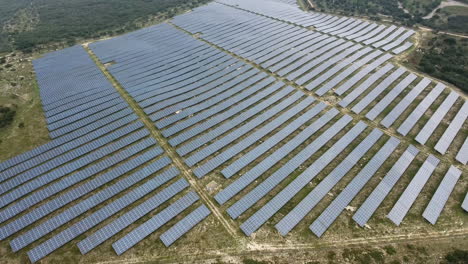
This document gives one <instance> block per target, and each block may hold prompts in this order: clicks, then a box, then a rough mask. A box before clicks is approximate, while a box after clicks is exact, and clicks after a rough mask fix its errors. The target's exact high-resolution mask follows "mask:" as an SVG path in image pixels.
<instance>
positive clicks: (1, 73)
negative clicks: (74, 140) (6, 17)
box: [0, 53, 49, 160]
mask: <svg viewBox="0 0 468 264" xmlns="http://www.w3.org/2000/svg"><path fill="white" fill-rule="evenodd" d="M31 59H32V57H31V56H26V55H23V54H21V53H16V54H15V53H13V54H8V55H6V56H5V60H6V61H5V63H4V64H2V65H0V89H1V92H0V106H4V107H11V108H12V109H14V110H15V112H16V114H15V115H14V117H13V122H12V123H11V124H8V125H6V126H5V127H2V128H0V160H5V159H8V158H11V157H13V156H16V155H18V154H21V153H23V152H25V151H28V150H30V149H33V148H35V147H37V146H39V145H41V144H44V143H46V142H47V141H48V140H49V135H48V133H49V132H48V131H47V128H46V123H45V118H44V113H43V111H42V105H41V100H40V97H39V88H38V86H37V83H36V81H35V75H34V73H33V69H32V64H31Z"/></svg>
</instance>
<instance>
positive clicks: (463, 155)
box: [456, 138, 468, 164]
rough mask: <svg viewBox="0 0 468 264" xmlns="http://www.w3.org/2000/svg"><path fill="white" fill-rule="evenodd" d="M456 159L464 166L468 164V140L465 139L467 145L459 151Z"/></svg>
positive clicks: (464, 144)
mask: <svg viewBox="0 0 468 264" xmlns="http://www.w3.org/2000/svg"><path fill="white" fill-rule="evenodd" d="M456 159H457V160H458V161H459V162H461V163H463V164H466V163H467V162H468V138H466V139H465V143H463V146H462V147H461V148H460V150H459V151H458V154H457V156H456Z"/></svg>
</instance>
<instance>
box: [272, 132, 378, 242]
mask: <svg viewBox="0 0 468 264" xmlns="http://www.w3.org/2000/svg"><path fill="white" fill-rule="evenodd" d="M382 135H383V133H382V132H381V131H379V130H377V129H374V130H373V131H372V132H371V133H370V134H369V135H368V136H367V137H366V138H365V139H364V140H362V141H361V142H360V143H359V145H358V146H357V147H356V148H355V149H353V151H351V152H350V153H349V154H348V155H347V156H346V158H344V159H343V160H342V161H341V162H340V164H339V165H338V166H336V167H335V168H334V169H333V171H332V172H331V173H330V174H328V175H327V176H326V177H325V178H324V179H323V180H322V181H321V182H320V183H319V184H318V185H317V186H315V188H314V189H313V190H312V191H311V192H310V193H309V194H307V196H306V197H305V198H303V199H302V200H301V201H300V202H299V203H298V204H297V205H296V206H295V207H294V208H293V209H292V210H291V211H289V213H288V214H287V215H286V216H284V217H283V218H282V219H281V220H280V221H279V222H278V223H277V224H276V225H275V227H276V229H277V230H278V231H279V232H280V234H281V235H283V236H285V235H287V234H288V233H289V232H290V231H291V230H292V229H293V228H294V227H295V226H296V225H297V224H298V223H299V222H300V221H301V220H302V219H303V218H304V217H305V216H306V215H307V214H308V213H309V212H310V211H312V209H313V208H314V207H315V206H316V205H317V204H318V203H319V202H320V201H321V200H322V199H323V198H324V197H325V196H326V195H327V194H328V193H329V192H330V190H331V189H332V188H333V187H334V186H335V185H336V184H337V183H338V182H339V181H340V180H341V179H342V178H343V177H344V176H345V175H346V174H347V173H348V172H349V171H350V170H351V169H352V168H353V167H354V166H356V164H357V162H358V161H359V160H361V158H362V157H363V156H364V155H365V154H366V153H367V151H368V150H369V149H370V148H371V147H372V146H373V145H374V144H375V143H376V142H377V141H378V140H379V138H381V137H382Z"/></svg>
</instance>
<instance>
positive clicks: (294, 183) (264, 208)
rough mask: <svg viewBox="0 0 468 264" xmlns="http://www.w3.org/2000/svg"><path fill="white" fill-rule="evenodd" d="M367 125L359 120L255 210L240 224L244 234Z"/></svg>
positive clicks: (281, 205)
mask: <svg viewBox="0 0 468 264" xmlns="http://www.w3.org/2000/svg"><path fill="white" fill-rule="evenodd" d="M366 127H367V125H365V124H364V123H363V122H359V123H358V124H357V125H355V126H354V127H353V128H352V129H351V130H350V131H348V132H347V133H346V134H345V135H344V136H343V137H341V138H340V139H339V140H338V141H337V142H336V143H335V144H333V146H331V147H330V148H329V149H328V150H327V151H326V152H325V153H324V154H322V155H321V156H320V158H318V159H317V160H315V161H314V163H312V164H311V165H310V166H309V167H308V168H307V169H305V170H304V171H303V172H302V173H301V174H300V175H299V176H297V177H296V178H295V179H294V180H293V181H292V182H291V183H289V184H288V185H287V186H286V187H285V188H284V189H283V190H281V191H280V192H279V193H278V194H277V195H275V197H273V199H271V200H270V201H268V202H267V203H266V204H265V205H264V206H262V208H260V209H259V210H258V211H256V212H255V213H254V214H253V215H252V216H250V217H249V218H248V219H247V220H246V221H245V222H244V223H242V225H241V229H242V231H244V233H245V234H246V235H248V236H249V235H251V234H252V233H253V232H255V231H256V230H257V229H258V228H259V227H260V226H261V225H263V224H264V223H265V222H266V221H267V220H268V219H269V218H270V217H272V216H273V215H274V214H275V213H276V212H277V211H278V210H279V209H280V208H281V207H283V206H284V205H285V204H286V203H287V202H288V201H289V200H291V199H292V198H293V197H294V196H295V195H296V194H297V193H298V192H299V191H300V190H302V189H303V188H304V187H305V186H306V185H307V184H308V183H309V182H311V181H312V180H313V179H314V178H315V176H317V175H318V174H319V173H320V172H321V171H322V170H323V169H324V168H325V167H326V166H327V165H328V164H329V163H330V162H331V161H332V160H333V159H334V158H335V157H336V156H338V155H339V154H340V153H341V152H342V151H343V150H344V149H345V148H346V147H347V146H348V145H350V144H351V143H352V142H353V141H354V140H355V139H356V138H357V137H358V136H359V134H360V133H362V132H363V131H364V129H366Z"/></svg>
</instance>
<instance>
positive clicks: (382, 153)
mask: <svg viewBox="0 0 468 264" xmlns="http://www.w3.org/2000/svg"><path fill="white" fill-rule="evenodd" d="M399 143H400V141H399V140H398V139H396V138H393V137H392V138H390V139H389V140H388V141H387V143H385V145H384V146H383V147H382V148H381V149H380V150H379V151H378V152H377V153H376V154H375V155H374V157H372V159H371V160H370V161H369V162H368V163H367V164H366V166H365V167H364V168H363V169H362V170H361V171H360V172H359V173H358V174H357V175H356V176H355V177H354V179H353V180H352V181H351V182H350V183H349V184H348V185H347V186H346V187H345V189H344V190H343V191H342V192H341V193H340V194H339V195H338V196H337V197H336V198H335V199H334V200H333V202H332V203H331V204H330V205H329V206H328V207H327V208H326V209H325V211H323V212H322V213H321V214H320V216H319V217H318V218H317V219H315V221H314V222H313V223H312V224H311V225H310V226H309V229H310V230H311V231H312V232H313V233H314V234H315V235H316V236H318V237H321V236H322V235H323V233H325V231H326V230H327V229H328V228H329V227H330V226H331V225H332V224H333V222H334V221H335V220H336V218H338V216H339V215H340V214H341V212H342V211H343V210H344V209H345V207H346V206H347V205H348V204H349V203H350V202H351V201H352V200H353V199H354V197H355V196H356V195H357V194H358V193H359V192H360V191H361V189H362V188H363V187H364V185H365V184H366V183H367V182H368V181H369V180H370V178H371V177H372V176H373V175H374V174H375V173H376V172H377V171H378V170H379V168H380V167H381V166H382V164H383V163H384V162H385V161H386V160H387V159H388V157H389V156H390V155H391V154H392V152H393V151H394V150H395V148H396V147H397V146H398V144H399Z"/></svg>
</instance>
